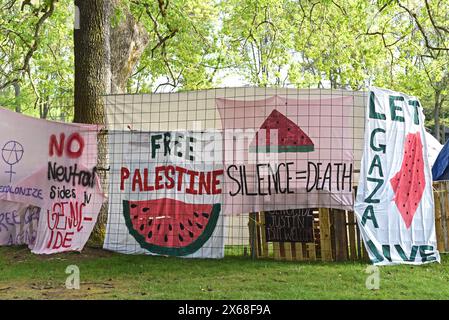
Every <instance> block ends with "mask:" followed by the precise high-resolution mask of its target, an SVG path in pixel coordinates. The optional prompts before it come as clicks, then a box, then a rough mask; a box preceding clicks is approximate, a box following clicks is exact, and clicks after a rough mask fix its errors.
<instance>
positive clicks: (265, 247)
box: [259, 212, 268, 257]
mask: <svg viewBox="0 0 449 320" xmlns="http://www.w3.org/2000/svg"><path fill="white" fill-rule="evenodd" d="M259 223H260V232H261V237H260V238H261V247H262V257H268V242H267V235H266V234H265V212H259Z"/></svg>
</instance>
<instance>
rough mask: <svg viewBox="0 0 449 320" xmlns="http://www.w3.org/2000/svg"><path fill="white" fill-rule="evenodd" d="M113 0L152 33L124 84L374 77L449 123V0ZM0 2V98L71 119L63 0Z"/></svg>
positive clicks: (298, 83)
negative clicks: (16, 88)
mask: <svg viewBox="0 0 449 320" xmlns="http://www.w3.org/2000/svg"><path fill="white" fill-rule="evenodd" d="M24 3H25V5H23V6H22V4H24ZM114 3H117V6H116V10H115V12H114V14H113V16H112V17H111V19H110V21H111V25H112V26H116V25H117V24H118V23H120V21H121V19H123V18H124V8H128V9H129V10H131V12H132V14H133V15H134V17H135V18H136V19H137V21H138V22H139V23H140V24H142V25H143V26H144V27H145V29H146V31H147V32H148V35H149V39H150V40H149V44H148V45H147V47H146V49H145V52H144V54H143V56H142V57H141V59H140V61H139V63H138V64H137V67H136V68H135V70H134V74H133V75H132V76H131V77H130V79H129V80H128V86H127V89H128V92H131V93H134V92H155V91H156V92H160V91H172V90H189V89H203V88H211V87H216V86H221V85H223V84H224V85H230V83H229V82H224V80H225V79H226V78H227V77H228V76H231V77H235V76H238V77H240V78H241V79H243V83H241V82H240V83H236V84H235V85H242V84H249V85H256V86H277V87H282V86H294V87H325V88H329V87H332V88H347V89H354V90H360V89H364V88H366V87H367V86H368V85H373V84H374V85H377V86H383V87H388V88H391V89H395V90H400V91H404V92H407V93H409V94H413V95H416V96H418V97H419V98H420V99H421V101H422V103H423V106H424V108H425V113H426V116H427V117H426V118H427V123H426V124H427V125H428V126H429V127H432V126H433V125H434V123H435V117H434V110H436V108H437V109H438V111H439V113H440V123H441V124H447V125H449V120H448V117H447V115H448V113H449V102H448V101H449V94H448V87H449V71H448V70H449V69H448V67H447V66H448V65H449V56H448V55H449V49H448V48H449V28H448V27H447V21H448V20H449V1H448V0H424V1H404V0H402V1H401V0H396V1H391V0H377V1H374V0H372V1H365V0H347V1H341V0H317V1H313V2H312V1H296V0H205V1H198V0H170V1H168V0H158V1H154V0H141V1H137V0H116V1H114ZM0 6H1V7H0V9H1V10H2V11H1V14H0V44H1V45H0V60H1V62H2V63H1V65H0V104H1V105H3V106H6V107H9V108H12V109H16V110H20V109H21V110H22V111H23V112H26V113H29V114H32V115H35V116H41V117H43V116H47V117H50V118H58V117H61V115H63V116H64V117H65V119H66V120H70V119H71V114H72V113H73V111H72V109H71V107H70V106H71V105H72V103H71V102H72V101H71V100H72V99H73V78H74V74H73V72H74V68H73V36H72V35H73V27H72V26H73V10H72V9H73V4H72V1H71V0H59V1H55V0H46V1H32V2H28V1H14V0H4V1H3V2H2V5H0ZM52 6H54V7H52ZM52 8H53V10H51V9H52ZM49 11H50V14H49V15H48V16H47V17H46V18H45V19H43V18H44V16H45V15H46V13H47V12H49ZM42 19H43V21H42V23H41V22H40V21H41V20H42ZM36 30H37V31H36ZM27 57H28V58H27ZM15 83H18V84H19V85H20V94H19V95H18V96H16V95H15V91H14V86H13V85H14V84H15ZM437 100H438V101H439V103H436V101H437ZM60 101H63V102H62V103H61V102H60ZM47 113H48V114H47Z"/></svg>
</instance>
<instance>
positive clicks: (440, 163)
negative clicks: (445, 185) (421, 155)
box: [432, 141, 449, 181]
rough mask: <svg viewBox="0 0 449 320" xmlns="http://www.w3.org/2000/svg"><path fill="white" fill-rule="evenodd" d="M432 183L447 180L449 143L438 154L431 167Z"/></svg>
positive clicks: (448, 172)
mask: <svg viewBox="0 0 449 320" xmlns="http://www.w3.org/2000/svg"><path fill="white" fill-rule="evenodd" d="M432 178H433V181H438V180H449V141H447V142H446V144H445V145H444V147H443V149H441V151H440V153H439V154H438V157H437V159H436V160H435V163H434V164H433V167H432Z"/></svg>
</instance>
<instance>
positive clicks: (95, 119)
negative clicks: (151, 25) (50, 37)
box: [74, 0, 148, 245]
mask: <svg viewBox="0 0 449 320" xmlns="http://www.w3.org/2000/svg"><path fill="white" fill-rule="evenodd" d="M119 5H120V0H88V1H86V0H75V6H77V7H78V9H76V10H77V11H78V13H79V25H77V27H78V29H75V30H74V41H75V48H74V54H75V118H74V121H75V122H79V123H91V124H105V110H104V98H103V95H105V94H109V93H123V92H125V89H126V83H127V81H128V78H129V77H130V76H131V74H132V71H133V69H134V67H135V66H136V64H137V63H138V62H139V60H140V58H141V55H142V53H143V51H144V50H145V47H146V46H147V44H148V34H147V33H146V31H145V29H144V28H143V26H141V25H139V24H137V22H136V20H135V19H134V17H133V16H132V14H131V13H130V12H129V10H127V9H126V7H124V8H121V7H120V9H122V10H126V11H125V12H124V18H123V19H122V20H121V21H120V22H119V23H118V25H117V26H116V27H115V28H112V27H111V24H110V21H111V15H112V14H113V13H114V10H116V8H119ZM98 168H99V171H98V174H99V177H100V180H101V183H102V186H103V192H104V193H105V194H106V195H107V194H108V172H107V171H106V170H104V169H106V168H108V159H107V135H105V134H100V135H99V137H98ZM107 212H108V206H107V202H106V203H105V204H104V205H103V207H102V209H101V211H100V214H99V216H98V221H97V224H96V226H95V228H94V231H93V234H92V236H91V239H90V242H89V243H90V244H91V245H102V242H103V239H104V234H105V225H106V221H107Z"/></svg>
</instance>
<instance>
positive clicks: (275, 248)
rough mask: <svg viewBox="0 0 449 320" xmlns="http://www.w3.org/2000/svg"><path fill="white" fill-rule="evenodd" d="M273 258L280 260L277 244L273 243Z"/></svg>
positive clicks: (279, 250) (279, 249)
mask: <svg viewBox="0 0 449 320" xmlns="http://www.w3.org/2000/svg"><path fill="white" fill-rule="evenodd" d="M273 257H274V259H275V260H280V259H281V248H280V246H279V242H273Z"/></svg>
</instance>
